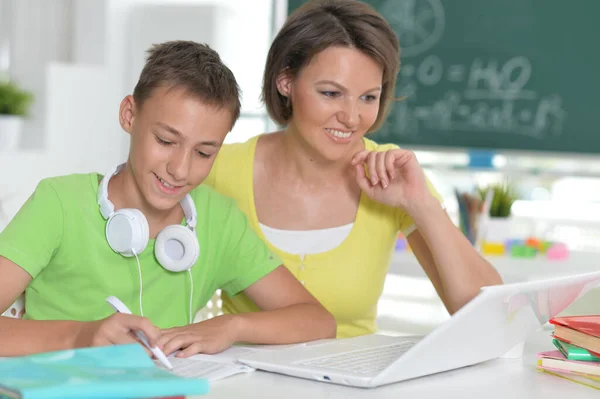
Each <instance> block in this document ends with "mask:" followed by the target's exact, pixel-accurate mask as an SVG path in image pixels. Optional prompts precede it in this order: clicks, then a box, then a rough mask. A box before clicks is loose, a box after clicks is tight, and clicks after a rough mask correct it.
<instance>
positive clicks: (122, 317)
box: [76, 313, 160, 355]
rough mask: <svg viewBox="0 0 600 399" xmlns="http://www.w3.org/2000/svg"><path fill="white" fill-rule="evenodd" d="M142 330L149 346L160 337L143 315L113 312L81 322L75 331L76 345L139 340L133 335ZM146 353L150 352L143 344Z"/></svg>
mask: <svg viewBox="0 0 600 399" xmlns="http://www.w3.org/2000/svg"><path fill="white" fill-rule="evenodd" d="M136 331H142V332H143V333H144V334H145V335H146V337H147V338H148V343H149V344H150V346H151V347H154V346H156V345H157V343H158V340H159V338H160V329H159V328H158V327H155V326H154V325H153V324H152V323H151V322H150V320H148V319H147V318H145V317H141V316H135V315H130V314H124V313H115V314H113V315H112V316H109V317H107V318H105V319H102V320H98V321H92V322H87V323H82V327H81V329H80V330H79V331H78V333H77V337H76V346H77V347H88V346H105V345H120V344H131V343H136V342H138V343H139V342H140V341H139V339H138V338H137V336H136V335H135V332H136ZM142 346H143V347H144V349H145V350H146V352H147V353H148V354H150V355H151V352H150V351H149V350H148V349H147V348H146V347H145V346H144V345H142Z"/></svg>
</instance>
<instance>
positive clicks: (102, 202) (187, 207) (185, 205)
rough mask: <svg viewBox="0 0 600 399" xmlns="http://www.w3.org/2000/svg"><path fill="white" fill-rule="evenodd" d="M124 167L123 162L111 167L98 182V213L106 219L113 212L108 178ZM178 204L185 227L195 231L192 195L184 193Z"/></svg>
mask: <svg viewBox="0 0 600 399" xmlns="http://www.w3.org/2000/svg"><path fill="white" fill-rule="evenodd" d="M124 167H125V164H124V163H122V164H120V165H118V166H117V167H115V168H113V169H111V170H110V172H108V173H107V174H105V175H104V177H103V178H102V181H101V182H100V185H99V186H98V205H99V206H100V213H101V214H102V217H104V219H108V218H109V217H111V216H112V214H113V213H115V206H114V204H113V203H112V202H111V201H110V200H109V199H108V183H109V181H110V179H111V178H112V177H113V176H114V175H116V174H118V173H120V172H121V171H122V170H123V168H124ZM179 204H180V205H181V208H182V209H183V214H184V215H185V221H186V224H187V227H188V228H189V229H190V230H191V231H195V229H196V220H197V217H198V216H197V213H196V206H195V205H194V200H193V199H192V196H191V195H190V194H186V196H185V197H183V198H182V199H181V201H179Z"/></svg>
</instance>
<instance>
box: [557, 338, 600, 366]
mask: <svg viewBox="0 0 600 399" xmlns="http://www.w3.org/2000/svg"><path fill="white" fill-rule="evenodd" d="M552 343H553V344H554V346H556V347H557V348H558V350H559V351H561V353H562V354H563V355H564V356H565V357H566V358H567V359H569V360H579V361H582V362H600V357H597V356H594V355H592V354H591V353H590V352H588V351H587V350H585V349H583V348H580V347H578V346H575V345H572V344H568V343H566V342H563V341H560V340H558V339H556V338H555V339H553V340H552Z"/></svg>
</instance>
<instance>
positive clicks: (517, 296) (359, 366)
mask: <svg viewBox="0 0 600 399" xmlns="http://www.w3.org/2000/svg"><path fill="white" fill-rule="evenodd" d="M598 283H600V272H594V273H587V274H581V275H573V276H568V277H558V278H552V279H547V280H538V281H527V282H519V283H512V284H504V285H498V286H490V287H483V288H482V289H481V291H480V293H479V294H478V295H477V296H476V297H475V298H473V299H472V300H471V301H470V302H469V303H467V304H466V305H465V306H463V307H462V308H461V309H460V310H459V311H458V312H456V313H455V314H454V315H453V316H452V317H451V318H450V319H449V320H448V321H446V322H445V323H444V324H442V325H441V326H439V327H438V328H436V329H435V330H434V331H432V332H431V333H430V334H429V335H427V336H425V337H392V336H386V335H377V334H370V335H364V336H360V337H354V338H348V339H339V340H326V341H322V342H320V341H316V342H312V343H308V344H306V345H304V346H300V347H295V348H291V349H287V350H284V351H278V352H261V353H252V354H249V355H242V356H241V357H240V358H239V359H238V360H239V361H240V362H241V363H244V364H247V365H249V366H251V367H254V368H257V369H261V370H265V371H271V372H275V373H280V374H285V375H290V376H295V377H301V378H307V379H313V380H317V381H322V382H326V383H335V384H341V385H349V386H357V387H364V388H371V387H377V386H381V385H386V384H391V383H395V382H399V381H404V380H408V379H412V378H417V377H423V376H427V375H431V374H435V373H439V372H443V371H446V370H452V369H457V368H461V367H466V366H470V365H474V364H477V363H481V362H484V361H487V360H492V359H495V358H498V357H502V356H503V355H505V354H507V352H512V351H511V349H513V348H514V347H518V346H521V345H522V344H523V342H524V341H525V340H526V339H527V337H528V336H529V335H530V334H531V333H533V332H534V331H535V330H537V329H539V328H541V326H542V325H543V324H545V323H546V322H547V321H548V320H549V319H550V318H552V317H554V316H556V315H557V314H558V313H560V312H561V311H562V310H563V309H565V308H566V307H567V306H569V305H570V304H571V303H573V302H574V301H575V300H576V299H578V298H580V297H581V296H582V295H584V294H585V293H586V292H588V291H589V290H590V289H592V288H593V287H595V286H597V285H598Z"/></svg>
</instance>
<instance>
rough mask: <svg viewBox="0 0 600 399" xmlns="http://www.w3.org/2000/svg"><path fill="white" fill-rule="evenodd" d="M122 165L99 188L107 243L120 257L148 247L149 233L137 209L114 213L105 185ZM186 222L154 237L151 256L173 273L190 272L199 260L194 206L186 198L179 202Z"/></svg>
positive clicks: (190, 199)
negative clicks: (184, 224)
mask: <svg viewBox="0 0 600 399" xmlns="http://www.w3.org/2000/svg"><path fill="white" fill-rule="evenodd" d="M124 166H125V164H121V165H119V166H117V167H116V168H114V169H113V170H111V171H110V172H109V173H107V174H106V175H104V178H103V179H102V181H101V183H100V185H99V187H98V205H100V213H101V214H102V216H103V217H104V219H106V220H107V222H106V240H107V241H108V245H110V247H111V248H112V250H113V251H115V252H117V253H119V254H121V255H123V256H127V257H130V256H134V255H139V254H141V253H142V251H144V249H145V248H146V246H147V245H148V240H149V235H150V229H149V227H148V220H147V219H146V217H145V216H144V214H143V213H142V212H141V211H140V210H139V209H134V208H124V209H119V210H118V211H116V212H115V207H114V205H113V203H112V202H110V200H109V199H108V182H109V181H110V179H111V177H112V176H114V175H116V174H117V173H119V172H120V171H121V170H122V169H123V167H124ZM180 205H181V207H182V208H183V213H184V214H185V218H186V226H185V227H184V226H181V225H170V226H167V227H165V228H164V229H163V230H161V232H160V233H159V234H158V236H157V237H156V242H155V244H154V255H155V256H156V259H157V260H158V263H159V264H160V265H161V266H162V267H164V268H165V269H167V270H169V271H172V272H182V271H186V270H189V269H190V268H191V267H192V266H193V265H194V264H195V263H196V261H197V260H198V256H199V254H200V244H199V243H198V238H197V237H196V231H195V229H196V217H197V216H196V206H195V205H194V200H193V199H192V197H191V196H190V195H189V194H188V195H186V196H185V197H184V198H183V199H182V200H181V202H180Z"/></svg>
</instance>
